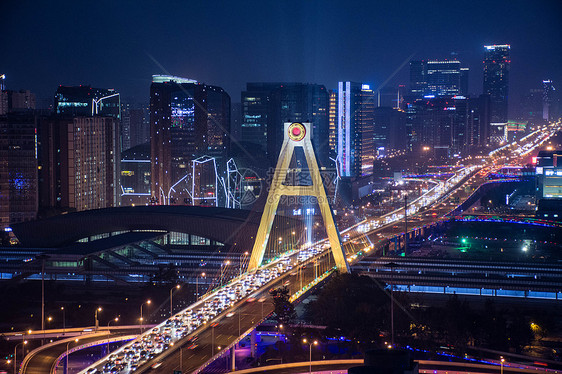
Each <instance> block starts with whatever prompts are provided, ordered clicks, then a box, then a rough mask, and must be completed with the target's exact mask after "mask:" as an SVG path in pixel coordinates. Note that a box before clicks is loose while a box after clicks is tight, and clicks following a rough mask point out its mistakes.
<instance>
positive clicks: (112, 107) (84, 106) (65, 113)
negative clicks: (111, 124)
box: [54, 86, 121, 119]
mask: <svg viewBox="0 0 562 374" xmlns="http://www.w3.org/2000/svg"><path fill="white" fill-rule="evenodd" d="M54 109H55V115H56V116H60V117H67V118H70V117H88V116H105V117H113V118H117V119H120V118H121V104H120V95H119V93H117V92H116V91H115V90H114V89H112V88H110V89H103V88H92V87H90V86H59V87H58V89H57V92H56V93H55V103H54Z"/></svg>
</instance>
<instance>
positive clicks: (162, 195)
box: [150, 75, 230, 204]
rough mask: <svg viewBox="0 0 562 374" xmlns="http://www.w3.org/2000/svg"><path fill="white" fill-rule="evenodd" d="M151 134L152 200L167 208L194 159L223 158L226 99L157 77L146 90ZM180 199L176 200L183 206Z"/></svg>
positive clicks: (212, 89)
mask: <svg viewBox="0 0 562 374" xmlns="http://www.w3.org/2000/svg"><path fill="white" fill-rule="evenodd" d="M150 134H151V138H150V142H151V164H152V166H151V194H152V199H153V201H157V202H158V203H160V204H166V203H167V200H166V199H167V196H168V195H169V192H170V191H171V188H172V186H173V185H174V184H175V183H176V182H177V181H179V180H180V179H182V178H183V177H184V176H185V175H186V174H187V173H189V170H190V168H191V166H192V161H193V160H194V159H196V158H197V157H200V156H204V155H207V156H211V157H217V158H221V159H223V160H224V159H225V158H226V157H227V155H228V153H229V144H230V140H229V139H228V137H229V134H230V96H229V95H228V94H227V93H226V92H225V91H224V90H223V89H222V88H221V87H217V86H210V85H206V84H202V83H199V82H197V81H194V80H191V79H186V78H180V77H173V76H159V75H155V76H153V81H152V85H151V86H150ZM224 161H225V162H226V160H224ZM214 187H215V188H216V187H217V186H214ZM183 197H184V196H183V195H181V196H178V198H176V201H181V202H182V203H183V202H184V199H183ZM185 197H187V196H185Z"/></svg>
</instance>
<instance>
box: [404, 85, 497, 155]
mask: <svg viewBox="0 0 562 374" xmlns="http://www.w3.org/2000/svg"><path fill="white" fill-rule="evenodd" d="M405 111H406V113H407V121H411V124H412V134H413V135H412V142H413V149H414V150H417V151H420V150H423V149H426V150H431V153H432V154H435V155H436V156H438V157H440V158H447V157H451V156H453V155H455V154H463V153H465V154H466V152H468V151H470V150H471V149H474V148H479V147H484V146H486V144H487V143H488V140H489V135H490V110H489V97H488V95H482V96H480V97H478V98H466V97H464V96H455V97H449V98H444V97H443V98H431V99H418V100H414V101H411V102H408V103H406V109H405Z"/></svg>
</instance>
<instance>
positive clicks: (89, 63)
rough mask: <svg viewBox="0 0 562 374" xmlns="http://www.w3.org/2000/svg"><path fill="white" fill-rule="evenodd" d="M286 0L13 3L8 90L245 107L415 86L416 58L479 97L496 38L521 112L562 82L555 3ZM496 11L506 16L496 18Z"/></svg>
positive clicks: (6, 28) (6, 34) (6, 44)
mask: <svg viewBox="0 0 562 374" xmlns="http://www.w3.org/2000/svg"><path fill="white" fill-rule="evenodd" d="M283 5H286V6H283ZM283 5H282V4H277V3H272V2H261V3H256V4H253V5H240V4H229V3H226V2H213V3H211V4H189V5H188V4H173V3H165V4H162V5H158V6H156V5H151V4H148V3H145V4H142V3H141V4H139V6H136V7H134V8H133V7H130V6H128V4H124V3H123V4H112V3H101V4H100V5H99V6H98V7H96V8H92V9H90V8H89V7H87V6H86V5H85V4H75V3H70V2H69V3H64V2H63V3H57V4H49V6H48V7H47V8H42V7H43V5H41V4H25V5H22V4H18V3H16V2H13V1H10V2H8V4H7V12H8V13H10V14H12V15H13V17H9V18H8V19H7V20H6V22H4V24H3V25H2V26H0V27H1V28H2V35H3V37H2V39H4V40H3V43H2V44H3V50H4V51H5V52H6V54H5V56H6V58H5V59H4V61H3V63H2V64H1V65H0V69H2V73H5V74H6V76H7V80H6V86H7V88H8V89H30V90H31V91H33V92H36V93H37V96H38V99H40V100H42V102H41V103H44V102H45V100H47V99H48V100H51V98H52V96H53V93H54V90H55V88H56V87H57V86H58V85H60V84H62V85H79V84H90V85H92V86H93V87H111V88H115V89H116V90H117V91H118V92H121V93H122V95H123V98H125V99H127V100H130V101H136V102H147V101H148V97H149V87H150V81H151V76H152V75H153V74H172V75H177V76H183V77H186V78H192V79H195V80H198V81H200V82H206V83H207V84H213V85H219V86H221V87H223V88H224V89H225V90H226V91H227V92H228V94H229V95H230V96H231V97H232V98H233V102H238V100H239V93H240V92H241V91H242V90H243V89H244V85H245V84H246V83H247V82H266V81H270V82H273V81H277V82H307V83H316V84H323V85H325V86H326V88H327V89H332V88H336V87H337V82H338V81H347V80H351V81H358V82H365V83H369V84H371V85H372V86H373V87H374V88H375V90H376V89H377V88H378V87H380V86H381V85H382V84H383V83H384V82H385V81H386V80H387V79H389V78H390V80H389V82H388V85H396V84H399V83H402V84H404V83H407V82H408V73H409V71H408V66H407V65H408V62H409V61H410V60H413V59H422V60H430V59H447V58H449V59H451V58H456V59H458V60H460V61H461V62H462V64H463V66H467V67H469V68H470V70H471V71H470V78H469V79H470V82H469V92H470V93H472V94H476V95H477V94H480V93H482V68H483V66H482V60H483V56H484V45H489V44H504V43H505V44H510V45H511V46H512V49H511V59H512V66H511V73H510V75H511V78H510V104H511V105H510V111H512V110H513V105H514V103H516V102H517V101H518V100H519V98H520V97H521V96H522V95H524V94H526V93H527V92H528V90H529V89H531V88H537V87H539V86H540V82H541V81H542V80H543V79H552V80H553V81H554V82H555V83H556V82H557V81H560V80H562V79H561V77H560V74H561V73H560V71H558V69H556V66H557V61H558V60H559V59H560V58H562V49H561V47H559V46H558V44H557V43H556V41H557V40H558V39H559V36H560V32H561V30H562V28H561V27H560V26H559V25H558V23H557V20H556V14H557V12H556V10H557V9H558V4H556V3H555V2H553V1H541V2H533V3H530V2H510V3H507V2H493V3H491V4H488V3H486V4H485V6H484V4H483V3H474V4H464V5H459V6H455V7H454V8H451V7H450V6H449V4H447V3H445V2H441V3H437V4H434V6H432V7H427V6H424V4H418V3H416V2H402V3H400V4H394V5H393V4H389V3H384V4H370V3H367V2H363V3H355V4H353V5H352V6H349V5H345V6H344V5H343V4H341V3H329V4H321V3H318V2H310V3H306V4H300V3H292V4H283ZM170 10H174V11H173V12H171V11H170ZM77 14H80V17H76V15H77ZM486 14H501V15H503V17H497V18H496V19H494V22H490V18H489V17H487V16H486ZM47 20H49V22H48V23H47V22H46V21H47ZM21 24H26V25H27V26H28V27H25V28H22V27H17V26H18V25H21ZM174 25H175V26H174ZM522 25H524V27H522ZM69 30H72V32H69ZM336 30H337V32H336ZM22 42H24V43H22ZM22 45H25V46H26V47H25V48H22ZM183 46H185V47H183ZM68 51H72V53H69V52H68ZM395 71H396V74H395V75H394V72H395ZM39 82H40V83H39ZM39 105H41V104H39Z"/></svg>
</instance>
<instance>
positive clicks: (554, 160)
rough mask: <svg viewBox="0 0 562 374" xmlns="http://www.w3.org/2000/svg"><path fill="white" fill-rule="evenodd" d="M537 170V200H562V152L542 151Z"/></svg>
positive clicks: (538, 156)
mask: <svg viewBox="0 0 562 374" xmlns="http://www.w3.org/2000/svg"><path fill="white" fill-rule="evenodd" d="M535 170H536V175H537V183H538V186H537V187H538V188H537V198H538V199H562V151H540V152H539V154H538V155H537V166H536V169H535ZM561 213H562V212H561Z"/></svg>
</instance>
